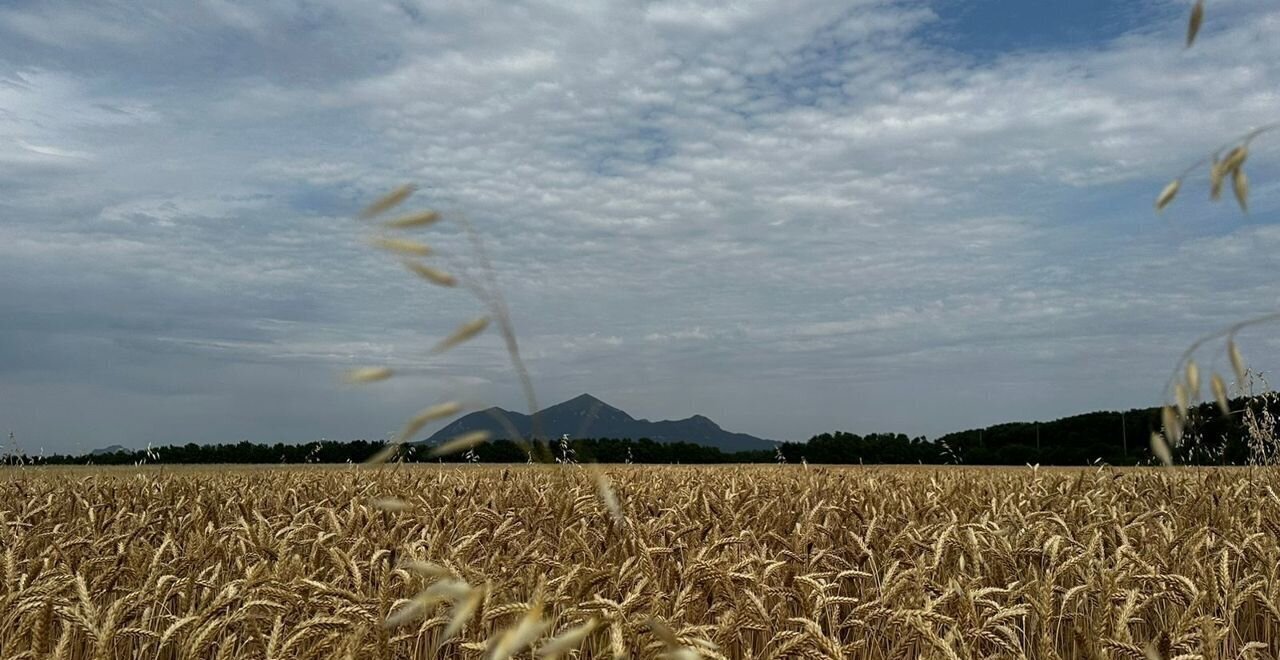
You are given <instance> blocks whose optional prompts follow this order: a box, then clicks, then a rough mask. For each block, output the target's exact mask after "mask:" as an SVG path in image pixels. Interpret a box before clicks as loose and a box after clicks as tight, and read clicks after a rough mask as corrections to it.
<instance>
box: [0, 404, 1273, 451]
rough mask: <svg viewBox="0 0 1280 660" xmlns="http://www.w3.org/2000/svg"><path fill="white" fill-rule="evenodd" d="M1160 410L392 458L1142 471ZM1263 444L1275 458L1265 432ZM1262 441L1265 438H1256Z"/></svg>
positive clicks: (1226, 436)
mask: <svg viewBox="0 0 1280 660" xmlns="http://www.w3.org/2000/svg"><path fill="white" fill-rule="evenodd" d="M1231 407H1232V409H1233V410H1236V411H1243V410H1252V411H1253V413H1252V414H1253V417H1252V418H1253V419H1255V420H1262V421H1263V422H1264V424H1263V426H1264V427H1265V426H1266V425H1265V422H1266V420H1272V422H1273V423H1274V421H1275V420H1277V419H1280V397H1275V396H1269V397H1254V398H1251V399H1236V400H1234V401H1232V402H1231ZM1187 416H1188V419H1190V420H1192V424H1191V425H1190V426H1189V429H1188V431H1187V433H1186V435H1187V438H1188V439H1187V440H1185V441H1184V442H1183V444H1182V446H1180V447H1177V448H1175V456H1176V459H1177V462H1178V463H1180V464H1194V465H1227V464H1245V463H1248V462H1249V460H1250V457H1251V456H1254V455H1255V454H1256V453H1257V451H1258V449H1257V445H1258V444H1259V442H1260V440H1261V441H1266V440H1268V439H1267V438H1265V437H1264V438H1261V439H1260V438H1259V437H1258V436H1259V434H1258V433H1257V431H1256V430H1255V431H1254V432H1253V433H1252V434H1251V433H1250V431H1249V428H1248V425H1247V424H1246V423H1245V422H1244V415H1241V414H1240V413H1239V412H1237V413H1236V414H1233V415H1231V416H1230V417H1224V416H1223V415H1221V414H1219V413H1218V411H1217V409H1216V407H1215V406H1214V405H1213V404H1202V405H1199V406H1195V407H1192V408H1191V409H1190V410H1189V411H1188V415H1187ZM1160 423H1161V421H1160V409H1159V408H1145V409H1135V410H1129V411H1126V412H1094V413H1087V414H1083V415H1075V416H1072V417H1066V418H1062V419H1058V420H1054V421H1051V422H1015V423H1008V424H997V425H994V426H988V427H984V428H979V429H970V430H966V431H959V432H956V433H948V434H946V435H943V436H941V437H939V438H937V439H936V440H932V441H930V440H928V439H926V438H924V437H922V436H921V437H908V436H907V435H905V434H901V433H872V434H868V435H859V434H856V433H848V432H843V431H837V432H834V433H823V434H820V435H815V436H813V437H812V438H810V439H809V440H808V441H806V442H783V443H779V444H778V446H777V447H776V448H775V449H773V450H756V451H740V452H725V451H721V450H720V449H717V448H714V447H706V446H703V445H697V444H693V443H687V442H656V441H654V440H651V439H649V438H638V439H630V438H578V439H573V440H570V441H569V442H567V443H561V442H559V441H553V442H535V443H532V445H531V447H532V452H526V450H525V449H524V448H523V447H521V446H520V445H518V444H516V443H515V442H511V441H509V440H494V441H491V442H487V443H484V444H482V445H479V446H477V447H475V448H474V449H473V450H472V451H471V452H470V453H466V454H455V455H450V456H444V457H438V458H437V457H432V456H430V447H428V446H426V445H423V444H411V445H406V446H405V448H404V449H403V450H402V451H401V453H400V455H399V457H398V458H397V460H401V461H404V462H410V463H422V462H431V463H435V462H443V463H457V462H480V463H524V462H529V461H532V462H537V463H556V462H577V463H592V462H599V463H638V464H676V463H682V464H707V463H773V462H778V463H782V462H785V463H822V464H859V463H863V464H916V463H922V464H929V465H942V464H961V465H1024V464H1028V463H1030V464H1040V465H1091V464H1110V465H1142V464H1152V463H1154V458H1153V456H1152V453H1151V449H1150V446H1149V438H1150V434H1151V432H1152V431H1153V430H1156V429H1159V428H1160ZM1271 428H1272V429H1273V432H1272V435H1271V437H1270V438H1269V442H1271V443H1272V451H1275V444H1277V439H1276V438H1275V437H1274V425H1273V426H1272V427H1271ZM1264 435H1265V434H1264ZM384 446H385V444H384V442H382V441H373V440H354V441H350V442H337V441H321V442H312V443H305V444H284V443H275V444H259V443H251V442H248V441H245V442H239V443H234V444H212V445H198V444H195V443H187V444H183V445H169V446H164V447H159V448H156V449H150V448H149V449H146V450H124V451H118V452H114V453H106V454H84V455H54V456H47V457H25V456H24V457H16V456H13V455H7V456H4V457H3V460H4V462H5V463H10V464H12V463H15V462H19V460H20V461H21V462H23V463H25V464H29V465H30V464H36V465H68V464H86V463H91V464H97V465H129V464H152V463H165V464H178V463H192V464H216V463H241V464H248V463H255V464H266V463H284V464H303V463H361V462H363V461H365V460H367V459H368V458H370V457H371V456H373V455H374V454H376V453H377V452H378V451H379V450H380V449H382V448H383V447H384Z"/></svg>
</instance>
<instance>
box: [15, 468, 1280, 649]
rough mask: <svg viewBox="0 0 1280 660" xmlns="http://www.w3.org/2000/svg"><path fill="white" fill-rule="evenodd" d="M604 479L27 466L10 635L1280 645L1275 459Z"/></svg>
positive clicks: (576, 471)
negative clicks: (1195, 464)
mask: <svg viewBox="0 0 1280 660" xmlns="http://www.w3.org/2000/svg"><path fill="white" fill-rule="evenodd" d="M602 471H603V472H604V473H605V474H607V475H608V479H609V480H610V481H611V483H612V493H613V494H614V497H616V500H617V504H618V508H619V509H620V511H619V513H620V514H621V518H617V517H615V516H614V515H613V514H612V512H611V511H610V508H609V507H608V506H606V502H604V501H602V498H601V497H600V491H599V488H598V483H599V479H598V477H596V476H594V475H593V474H592V471H591V470H590V469H587V468H583V467H580V466H563V467H561V466H523V465H521V466H482V465H470V466H468V465H462V466H459V465H450V466H430V465H428V466H405V465H393V466H388V467H384V468H381V469H376V470H373V469H367V468H339V467H319V466H309V467H292V468H283V467H282V468H266V467H263V468H230V467H227V468H194V467H193V468H176V469H174V468H165V467H154V466H153V467H144V468H141V469H138V468H130V469H124V468H120V469H108V468H72V469H68V468H63V469H28V470H16V469H14V470H9V471H8V472H7V473H5V475H4V480H3V481H0V523H2V524H0V546H2V547H3V562H2V563H3V566H2V568H0V570H2V578H3V579H2V580H0V585H2V586H0V656H2V657H4V658H47V657H48V658H103V659H105V658H155V659H159V658H207V657H208V658H213V657H216V658H300V657H306V658H410V657H418V658H430V657H458V658H481V657H549V656H552V655H555V654H556V653H557V652H560V651H563V652H564V655H563V656H561V657H580V658H602V657H604V658H607V657H623V656H625V657H633V658H651V657H682V658H694V657H709V658H917V657H920V658H952V659H954V658H966V659H967V658H1022V657H1026V658H1134V659H1137V660H1143V659H1145V658H1155V657H1160V658H1175V657H1179V658H1184V659H1190V658H1200V657H1203V658H1244V657H1255V658H1275V657H1277V651H1276V648H1277V644H1278V643H1280V522H1278V521H1280V495H1277V492H1276V488H1277V486H1280V483H1278V482H1280V479H1277V476H1278V474H1280V473H1277V472H1275V471H1273V470H1263V469H1256V468H1255V469H1248V470H1247V469H1234V470H1230V469H1208V470H1194V469H1186V468H1184V469H1174V470H1162V469H1155V468H1152V469H1134V470H1114V469H1111V468H1103V469H1088V470H1085V469H1079V470H1066V469H1064V470H1045V469H1032V468H1022V469H978V468H954V467H951V468H942V469H935V468H923V467H918V468H906V467H904V468H871V467H868V468H838V469H837V468H825V467H817V466H808V467H803V466H798V465H785V466H730V467H725V466H720V467H680V466H664V467H641V466H610V467H606V468H602ZM605 499H608V498H605ZM392 502H394V503H395V505H394V506H392V505H391V504H390V503H392ZM424 590H425V591H427V593H428V594H434V595H435V596H438V597H428V598H423V597H421V594H422V593H423V592H424ZM415 598H417V599H416V600H415ZM388 618H391V619H392V620H391V623H390V624H388ZM583 624H588V625H585V626H584V625H583ZM566 631H568V634H567V635H566V634H565V633H566ZM516 633H518V635H517V634H516ZM516 637H519V639H516ZM553 639H554V640H555V642H551V641H550V640H553Z"/></svg>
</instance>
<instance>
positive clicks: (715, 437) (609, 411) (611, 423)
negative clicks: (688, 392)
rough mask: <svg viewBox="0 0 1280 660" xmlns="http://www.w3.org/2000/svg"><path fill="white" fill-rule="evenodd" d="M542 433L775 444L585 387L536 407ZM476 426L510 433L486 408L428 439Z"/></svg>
mask: <svg viewBox="0 0 1280 660" xmlns="http://www.w3.org/2000/svg"><path fill="white" fill-rule="evenodd" d="M507 419H508V421H509V422H510V424H511V426H512V427H514V429H515V430H516V431H518V432H519V433H520V434H521V435H524V436H526V437H527V436H528V435H529V434H531V433H532V431H533V426H534V425H533V419H532V418H531V417H529V416H528V415H523V414H519V413H509V414H508V415H507ZM537 426H538V433H539V435H540V436H543V437H547V438H558V437H560V436H561V435H568V436H569V437H571V438H619V439H621V438H630V439H632V440H639V439H640V438H649V439H651V440H653V441H655V442H692V443H694V444H701V445H706V446H711V447H719V448H721V449H724V450H726V451H738V450H742V449H765V448H772V447H773V443H772V442H770V441H768V440H762V439H760V438H756V437H753V436H750V435H746V434H744V433H731V432H729V431H725V430H724V429H722V428H720V425H718V424H716V423H715V422H713V421H711V420H710V419H708V418H707V417H706V416H705V415H693V416H692V417H688V418H686V419H682V420H678V421H658V422H650V421H648V420H644V419H636V418H634V417H632V416H631V415H628V414H627V413H626V412H624V411H622V410H620V409H618V408H615V407H613V406H611V405H609V404H607V403H605V402H604V401H601V400H600V399H599V398H597V397H595V396H592V395H591V394H587V393H583V394H579V395H578V396H575V397H573V398H572V399H569V400H567V401H562V402H560V403H557V404H555V405H553V406H547V407H546V408H543V409H542V410H540V411H538V424H537ZM474 430H487V431H490V432H491V433H493V436H494V437H495V438H505V437H506V436H507V435H509V431H508V429H507V428H506V427H503V426H501V425H500V424H499V423H498V422H496V421H495V420H494V419H492V417H491V416H490V415H488V414H485V413H483V412H480V413H472V414H470V415H466V416H464V417H461V418H459V419H457V420H455V421H454V422H453V423H452V424H449V425H448V426H446V427H444V428H443V429H441V430H440V431H437V432H436V433H435V435H433V436H431V438H430V439H429V440H428V442H430V443H432V444H438V443H440V442H443V441H445V440H447V439H449V438H451V437H454V436H456V435H459V434H461V433H465V432H468V431H474Z"/></svg>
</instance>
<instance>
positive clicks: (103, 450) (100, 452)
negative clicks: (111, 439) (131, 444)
mask: <svg viewBox="0 0 1280 660" xmlns="http://www.w3.org/2000/svg"><path fill="white" fill-rule="evenodd" d="M120 451H130V450H128V449H125V448H124V447H121V446H120V445H111V446H109V447H99V448H97V449H95V450H93V451H91V452H89V455H90V456H105V455H106V454H114V453H116V452H120Z"/></svg>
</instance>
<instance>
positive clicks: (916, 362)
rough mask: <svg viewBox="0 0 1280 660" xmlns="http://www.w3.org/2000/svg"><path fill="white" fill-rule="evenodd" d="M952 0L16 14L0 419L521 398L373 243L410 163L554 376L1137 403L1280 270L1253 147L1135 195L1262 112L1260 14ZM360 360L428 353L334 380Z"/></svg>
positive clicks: (760, 412) (88, 420) (811, 392)
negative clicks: (1234, 172)
mask: <svg viewBox="0 0 1280 660" xmlns="http://www.w3.org/2000/svg"><path fill="white" fill-rule="evenodd" d="M964 4H965V3H954V2H950V1H949V0H940V1H939V2H934V3H930V2H923V1H905V0H904V1H902V2H893V1H876V2H872V1H864V2H854V3H848V2H828V1H822V2H819V1H816V0H800V1H793V2H786V3H779V2H740V3H734V4H732V5H724V4H721V3H711V2H649V3H604V4H595V5H591V6H589V7H588V6H582V5H581V3H568V2H551V1H543V2H523V3H520V2H516V3H513V2H483V1H480V2H466V3H448V2H442V3H425V4H422V3H406V2H362V3H352V2H336V1H334V2H325V1H314V2H304V1H298V0H290V1H283V0H282V1H279V2H262V3H237V2H233V1H231V0H216V1H209V2H204V3H198V4H195V3H193V4H191V5H190V6H183V7H181V8H177V7H174V6H171V5H172V3H161V2H155V3H151V2H144V1H142V0H138V1H136V2H131V3H128V4H120V5H111V4H103V5H95V6H87V5H84V4H83V3H41V4H38V5H32V6H29V7H18V8H9V9H0V65H3V66H0V71H7V73H4V74H0V147H2V148H0V216H2V217H3V221H2V222H0V280H2V281H4V282H5V283H6V286H5V287H2V288H0V391H2V392H3V395H2V396H0V425H7V426H10V427H12V428H13V429H14V430H15V431H16V432H17V433H18V434H19V436H20V437H21V438H24V439H25V440H24V442H25V444H27V445H30V446H32V447H35V446H44V447H46V448H48V449H50V450H64V451H65V450H68V449H76V448H91V447H96V446H101V445H106V444H112V443H119V444H125V445H133V446H139V445H145V444H146V443H147V442H154V443H167V442H185V441H197V442H207V441H230V440H238V439H241V438H249V439H253V440H259V441H274V440H284V441H305V440H310V439H315V438H319V437H330V438H351V437H381V436H382V435H385V434H386V433H387V432H388V431H390V430H391V429H392V428H394V427H395V426H396V425H397V424H398V422H399V420H401V419H403V418H404V417H405V416H406V415H407V414H409V413H411V412H412V411H413V410H416V409H417V408H418V407H420V406H422V405H426V404H428V403H431V402H433V401H435V400H436V399H437V398H438V397H440V396H444V395H445V394H446V393H448V392H451V391H457V390H459V389H461V391H463V392H464V393H465V395H466V396H467V397H469V398H471V399H474V400H476V401H486V402H492V403H495V404H498V405H504V406H508V407H518V406H519V405H520V404H519V402H520V398H519V396H518V391H517V389H516V388H515V386H514V378H513V377H512V376H511V373H510V369H509V367H507V366H506V363H505V356H504V354H503V353H502V350H501V346H500V345H499V342H498V341H497V339H496V338H493V337H491V338H486V339H485V340H483V341H480V342H478V343H477V344H475V345H474V346H470V347H467V348H464V349H461V350H459V351H458V352H456V353H452V354H449V355H448V356H447V357H446V358H444V359H438V360H431V359H427V358H426V357H425V353H426V349H427V348H429V347H430V346H431V345H432V344H433V343H434V342H435V341H436V340H438V339H439V337H440V336H442V335H443V334H444V333H447V332H448V331H449V329H451V327H452V326H453V325H454V324H455V323H456V322H458V321H460V320H462V319H465V318H468V317H470V316H471V315H473V314H474V313H476V305H475V304H474V303H472V302H469V301H467V300H466V299H465V297H464V296H461V295H458V294H456V293H452V292H444V293H442V292H440V291H431V290H426V289H425V288H424V287H421V286H419V285H418V284H417V283H415V282H414V281H413V280H412V279H411V278H410V277H409V276H407V275H406V274H405V273H403V272H401V271H400V269H399V268H398V266H396V264H395V263H394V262H393V261H391V260H388V259H386V258H385V256H384V255H379V254H375V253H374V252H373V251H372V250H370V249H369V248H368V247H367V246H365V245H364V244H363V243H362V242H361V241H362V236H363V234H362V233H361V228H360V227H359V225H358V223H357V222H356V221H355V220H353V219H352V215H353V212H354V211H355V210H356V209H358V208H360V206H361V204H362V203H363V202H364V201H367V200H368V199H370V198H371V197H372V196H374V195H376V194H378V193H379V192H380V191H382V190H385V189H387V188H389V187H390V186H392V185H395V184H398V183H400V182H403V181H413V182H416V183H418V184H419V185H420V187H421V190H420V192H419V194H418V196H416V197H415V198H414V202H415V203H417V204H425V205H429V206H432V207H435V208H440V209H442V210H444V211H446V212H447V213H451V214H458V213H465V214H466V216H467V217H468V218H469V219H470V220H471V221H472V222H474V223H475V225H476V226H477V228H478V229H479V230H480V232H481V233H482V234H483V236H484V237H485V239H486V240H487V242H488V246H489V249H490V251H491V252H492V256H493V258H494V262H495V264H496V274H497V276H498V278H499V279H500V281H501V283H502V288H503V290H504V292H505V294H506V296H507V298H508V300H509V301H510V304H511V307H512V312H513V317H514V320H515V323H516V326H517V328H518V330H519V332H520V338H521V342H522V348H523V349H524V350H525V352H526V354H527V356H528V359H529V362H530V366H531V368H532V370H533V372H534V375H535V379H536V382H537V385H538V388H539V393H540V396H541V398H542V399H544V400H546V401H548V402H553V401H557V400H559V399H561V398H564V397H568V396H572V395H574V394H577V393H579V392H583V391H590V392H592V393H593V394H596V395H597V396H600V397H601V398H603V399H605V400H606V401H609V402H610V403H611V404H614V405H616V406H619V407H621V408H623V409H626V410H628V411H629V412H632V413H633V414H636V415H637V416H645V417H651V418H666V417H672V418H674V417H683V416H686V415H689V414H693V413H703V414H707V415H709V416H711V417H712V418H713V419H715V420H717V421H718V422H720V423H721V424H722V425H724V426H726V427H727V428H731V429H733V430H740V431H746V432H751V433H755V434H758V435H763V436H766V437H773V438H778V439H802V438H806V437H808V436H809V435H811V434H813V433H816V432H821V431H825V430H831V429H847V430H852V431H859V432H869V431H874V430H902V431H904V432H908V433H913V434H915V433H927V434H931V435H933V434H937V433H940V432H943V431H946V430H951V429H955V428H962V427H966V426H971V425H975V424H979V423H990V422H996V421H1002V420H1008V419H1035V418H1041V419H1044V418H1049V417H1054V416H1059V415H1064V414H1070V413H1073V412H1078V411H1082V410H1088V409H1093V408H1120V407H1129V406H1138V405H1150V404H1153V403H1156V402H1157V401H1158V400H1159V398H1160V396H1161V393H1160V391H1159V388H1160V385H1161V384H1162V383H1163V382H1164V378H1165V376H1166V375H1167V372H1168V370H1169V369H1170V368H1171V366H1172V363H1173V361H1174V360H1175V359H1176V356H1177V355H1178V353H1180V352H1181V350H1182V348H1183V347H1185V345H1187V344H1188V343H1189V342H1190V341H1191V340H1192V339H1194V338H1195V336H1197V335H1198V334H1200V333H1202V332H1205V331H1208V330H1211V329H1215V328H1216V327H1217V326H1219V325H1221V324H1222V323H1224V322H1226V321H1228V320H1234V319H1237V318H1243V317H1246V316H1250V315H1253V314H1257V313H1261V312H1266V311H1270V310H1273V309H1275V308H1276V306H1277V305H1278V304H1280V300H1278V299H1277V292H1276V290H1275V288H1274V286H1272V285H1270V284H1269V283H1268V282H1267V281H1266V275H1265V274H1266V273H1268V272H1272V271H1274V266H1275V265H1276V264H1275V259H1274V256H1273V255H1275V254H1276V253H1277V248H1280V229H1278V228H1277V226H1276V225H1275V223H1274V218H1275V212H1276V209H1277V207H1278V204H1277V202H1276V200H1277V199H1278V198H1280V195H1278V193H1280V190H1277V187H1276V186H1275V185H1273V184H1270V183H1269V182H1271V181H1274V180H1276V177H1275V176H1274V175H1275V174H1276V169H1277V168H1275V166H1274V164H1275V163H1276V162H1280V161H1278V159H1277V158H1276V157H1275V153H1276V152H1275V150H1274V147H1272V146H1270V145H1271V141H1269V140H1267V139H1263V140H1261V141H1260V142H1259V143H1258V145H1257V148H1256V150H1255V151H1256V154H1255V155H1254V156H1253V158H1252V159H1251V161H1250V167H1252V168H1254V171H1253V172H1252V176H1253V179H1254V181H1255V182H1256V183H1255V191H1254V198H1255V199H1254V206H1253V212H1252V214H1251V215H1250V216H1249V217H1248V218H1244V217H1242V216H1241V215H1240V214H1238V213H1237V212H1236V211H1235V210H1234V209H1233V208H1231V207H1228V206H1226V205H1218V206H1213V205H1209V204H1207V203H1206V202H1204V201H1202V198H1203V196H1204V195H1203V192H1204V191H1203V183H1202V182H1201V181H1199V180H1197V181H1195V182H1191V181H1189V182H1188V186H1187V190H1186V192H1185V193H1184V195H1185V196H1186V197H1185V198H1184V199H1180V200H1179V202H1178V204H1177V205H1175V206H1174V207H1173V208H1172V209H1171V210H1170V212H1168V213H1167V214H1166V215H1165V216H1164V217H1162V218H1157V217H1155V216H1154V215H1153V214H1152V212H1151V199H1152V196H1153V194H1154V192H1155V191H1158V190H1159V189H1160V187H1161V186H1163V184H1164V183H1165V182H1167V180H1168V179H1169V178H1170V177H1171V176H1173V175H1175V174H1177V173H1178V172H1179V171H1181V169H1182V168H1183V167H1184V166H1185V165H1186V164H1189V163H1190V162H1192V161H1194V160H1195V159H1196V158H1198V157H1200V156H1201V155H1203V154H1204V153H1207V152H1208V151H1210V150H1212V149H1213V148H1215V147H1216V146H1217V145H1219V144H1220V143H1222V142H1224V141H1226V140H1227V139H1228V138H1230V137H1231V136H1234V135H1237V134H1239V133H1242V132H1244V131H1245V130H1247V129H1249V128H1251V127H1254V126H1258V125H1262V124H1265V123H1267V122H1269V121H1274V120H1276V119H1277V118H1278V117H1280V93H1277V91H1276V90H1277V89H1280V87H1278V86H1277V83H1280V64H1277V63H1278V62H1280V57H1278V56H1280V39H1277V38H1276V36H1277V32H1280V11H1277V10H1276V9H1275V8H1274V7H1272V6H1270V4H1269V3H1265V2H1262V1H1261V0H1256V1H1254V0H1248V1H1246V0H1240V1H1236V2H1226V1H1225V0H1224V1H1223V2H1215V3H1214V9H1213V11H1212V12H1211V15H1210V20H1209V21H1208V22H1207V23H1206V27H1205V30H1204V32H1203V34H1202V36H1201V41H1200V43H1198V44H1197V46H1196V48H1195V49H1192V50H1190V51H1184V50H1183V49H1181V48H1180V47H1179V46H1180V40H1181V30H1182V29H1183V27H1182V23H1181V21H1182V17H1183V15H1184V13H1185V9H1186V7H1185V6H1184V5H1185V3H1178V2H1175V3H1163V2H1149V3H1141V4H1135V3H1125V8H1124V9H1123V10H1120V9H1117V8H1114V7H1110V6H1107V5H1106V3H1099V2H1089V3H1081V4H1080V8H1081V11H1082V12H1085V13H1084V15H1082V16H1080V17H1078V20H1079V21H1081V22H1080V24H1079V26H1077V27H1076V28H1075V29H1072V30H1066V28H1062V27H1061V25H1062V24H1061V23H1060V22H1059V23H1053V16H1051V15H1049V14H1047V13H1046V14H1038V13H1036V12H1023V13H1021V14H1018V18H1017V19H1016V20H1014V19H1009V20H1008V21H1006V22H1005V23H1003V24H999V25H993V24H991V23H988V22H985V21H984V20H977V19H975V17H974V16H970V15H968V13H966V11H972V12H976V14H977V15H978V16H979V17H980V16H981V15H984V14H983V11H987V10H988V9H990V8H985V9H984V8H983V7H979V8H978V9H977V10H974V9H969V10H966V9H965V7H964ZM993 4H999V3H998V2H994V1H993ZM992 11H994V10H992ZM1001 15H1004V16H1007V15H1010V14H1008V13H1007V12H1004V13H1001ZM1103 18H1105V19H1107V26H1108V27H1106V28H1105V29H1104V30H1103V31H1102V32H1101V33H1099V34H1098V35H1097V36H1096V37H1092V38H1082V37H1081V36H1080V35H1081V34H1086V35H1087V32H1083V30H1084V27H1083V26H1087V25H1090V24H1091V21H1092V22H1097V20H1099V19H1103ZM1053 26H1058V27H1053ZM433 242H435V243H437V244H438V245H439V246H440V247H441V249H442V250H445V251H450V250H452V251H454V252H455V253H461V252H462V251H464V250H465V248H466V242H465V239H464V237H463V236H462V235H461V234H460V232H459V230H458V229H457V226H456V225H449V224H447V223H446V224H445V225H443V226H441V227H440V229H439V230H438V231H437V232H436V236H433ZM1268 341H1271V340H1269V339H1268V335H1267V334H1266V333H1263V334H1260V335H1258V336H1256V337H1252V338H1250V342H1252V345H1253V347H1254V348H1253V351H1254V353H1255V354H1256V355H1258V356H1259V357H1262V356H1265V355H1267V354H1268V351H1270V354H1272V355H1274V354H1275V350H1276V349H1277V348H1280V346H1276V345H1275V344H1274V343H1271V344H1268V343H1267V342H1268ZM1246 345H1247V346H1248V344H1246ZM383 362H389V363H392V364H397V365H399V364H404V365H408V366H409V373H410V374H411V375H410V376H409V377H407V378H405V379H401V380H398V381H397V380H393V381H390V382H388V383H385V384H382V385H379V386H378V387H377V388H372V389H365V390H360V391H351V390H349V389H346V388H343V387H342V386H340V385H339V384H338V383H337V381H336V378H335V377H334V374H335V373H337V372H338V371H340V370H341V369H343V368H346V367H348V366H352V365H356V364H366V363H383ZM1263 366H1264V367H1265V366H1269V365H1265V364H1264V365H1263Z"/></svg>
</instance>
